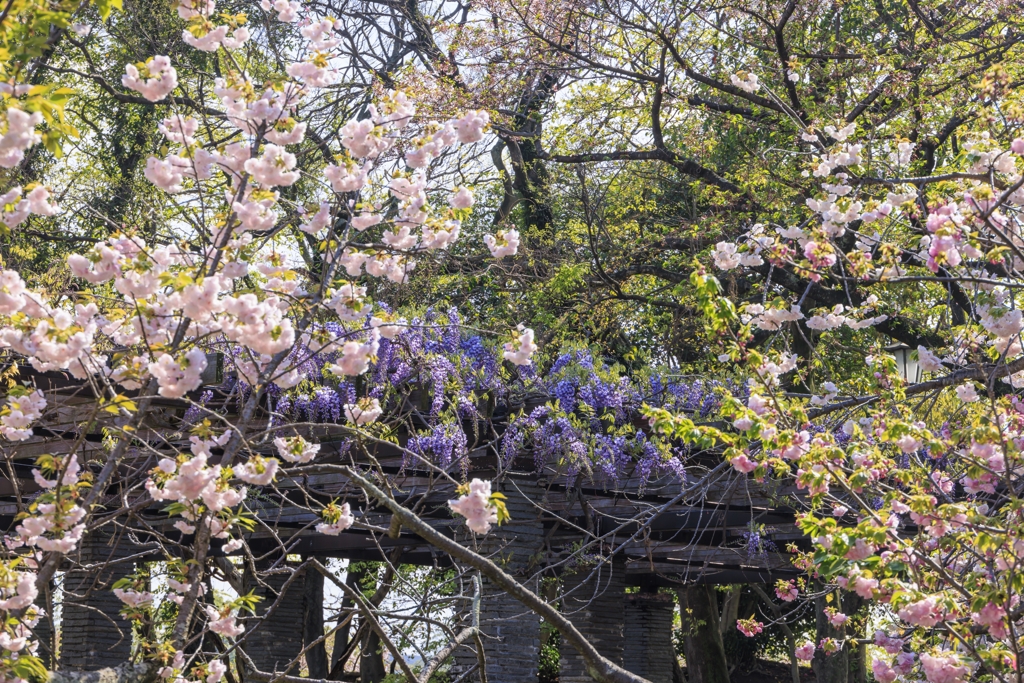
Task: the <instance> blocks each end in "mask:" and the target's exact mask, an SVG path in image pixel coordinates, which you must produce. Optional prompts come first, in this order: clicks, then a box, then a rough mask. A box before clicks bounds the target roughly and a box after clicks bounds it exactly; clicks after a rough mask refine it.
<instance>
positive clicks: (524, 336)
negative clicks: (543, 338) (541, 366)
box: [502, 326, 538, 365]
mask: <svg viewBox="0 0 1024 683" xmlns="http://www.w3.org/2000/svg"><path fill="white" fill-rule="evenodd" d="M537 348H538V347H537V345H536V344H534V343H533V330H531V329H530V328H528V327H527V328H522V326H520V334H519V337H518V338H517V339H516V340H515V341H512V342H507V343H506V344H505V351H504V353H503V354H502V356H503V357H504V358H505V360H507V361H509V362H510V363H512V364H513V365H529V364H530V362H531V361H530V358H531V357H533V354H534V353H535V352H536V351H537Z"/></svg>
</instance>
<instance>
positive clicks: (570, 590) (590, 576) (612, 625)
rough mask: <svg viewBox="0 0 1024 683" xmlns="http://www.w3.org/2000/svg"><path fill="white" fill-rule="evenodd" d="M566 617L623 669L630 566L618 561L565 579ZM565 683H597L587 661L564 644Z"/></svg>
mask: <svg viewBox="0 0 1024 683" xmlns="http://www.w3.org/2000/svg"><path fill="white" fill-rule="evenodd" d="M562 595H563V598H562V613H563V614H564V615H565V616H566V617H568V619H569V620H570V621H571V622H572V623H573V625H574V626H576V628H577V629H578V630H579V631H580V632H581V633H582V634H583V635H584V636H585V637H586V638H587V640H589V641H590V642H591V643H593V645H594V647H596V648H597V651H598V652H600V653H601V654H602V655H604V656H605V657H607V658H608V659H610V660H612V661H613V662H615V663H616V664H618V665H620V666H621V665H622V663H623V660H622V656H623V645H624V642H623V641H624V636H625V631H624V626H625V618H624V613H625V609H626V564H625V561H624V560H621V559H619V558H615V559H614V560H613V561H611V562H607V563H605V564H604V565H602V566H601V567H597V566H589V567H582V568H581V569H580V570H579V571H577V572H574V573H566V574H565V575H564V576H563V578H562ZM560 656H561V676H560V678H559V680H560V682H561V683H593V680H594V679H593V678H591V677H590V675H589V674H587V673H586V669H585V667H584V666H583V658H582V657H580V655H579V654H577V653H576V650H574V649H573V648H571V647H569V646H568V645H567V644H566V643H565V641H563V642H562V646H561V651H560Z"/></svg>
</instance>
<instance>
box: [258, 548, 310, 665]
mask: <svg viewBox="0 0 1024 683" xmlns="http://www.w3.org/2000/svg"><path fill="white" fill-rule="evenodd" d="M290 576H291V572H289V571H287V568H285V571H280V572H275V573H272V574H265V575H262V578H263V579H264V583H266V584H267V586H260V585H258V584H256V583H255V582H253V583H252V584H251V587H252V588H253V589H254V590H255V592H256V594H257V595H259V596H261V597H262V598H263V600H262V601H261V602H260V603H259V604H258V605H257V607H256V614H257V616H260V617H262V616H265V615H267V612H268V610H270V609H271V608H272V607H273V610H274V611H273V612H272V613H270V614H269V616H267V618H266V619H260V620H258V621H257V620H250V621H248V622H247V624H246V631H251V632H250V633H248V634H247V635H246V636H245V643H244V644H243V648H244V649H245V652H246V654H247V655H249V657H250V658H252V661H253V663H254V664H255V665H256V668H257V669H259V670H260V671H266V672H284V671H285V667H287V666H288V664H289V663H290V662H291V661H292V660H293V659H295V658H296V657H298V655H299V653H300V652H302V609H303V601H302V593H303V583H304V581H303V577H302V575H301V574H300V575H299V576H296V577H295V579H294V580H293V581H292V582H291V583H290V584H289V585H288V588H287V590H286V591H285V594H284V595H283V596H282V598H281V600H280V601H278V595H279V594H280V593H281V590H282V589H283V588H284V585H285V583H286V582H287V581H288V578H289V577H290ZM275 601H277V606H276V607H274V603H275ZM288 673H292V674H297V673H298V666H292V667H291V668H289V669H288Z"/></svg>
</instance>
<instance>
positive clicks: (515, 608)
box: [453, 481, 545, 683]
mask: <svg viewBox="0 0 1024 683" xmlns="http://www.w3.org/2000/svg"><path fill="white" fill-rule="evenodd" d="M517 488H518V490H517ZM500 491H501V492H502V493H504V494H505V495H506V496H507V500H506V501H505V504H506V507H507V508H508V511H509V514H510V515H511V517H512V519H511V520H510V521H509V522H507V523H506V524H504V525H502V526H500V527H497V528H495V529H493V530H492V531H491V532H490V533H488V534H487V535H486V536H478V537H477V543H478V547H479V551H480V552H481V553H482V554H484V555H485V556H488V557H490V558H491V559H492V560H493V561H495V562H497V563H498V564H499V565H501V567H502V569H504V570H505V571H506V572H508V573H509V574H511V575H512V576H514V577H516V579H517V580H519V581H520V582H523V583H524V584H525V585H526V587H527V588H529V589H530V590H532V591H534V592H537V591H539V589H540V586H539V581H538V580H537V579H536V578H535V577H534V575H535V574H536V573H537V571H538V569H539V567H538V566H536V558H537V556H538V555H539V554H540V553H541V551H542V549H543V545H544V523H543V520H542V519H541V515H540V511H539V510H538V509H537V508H536V507H535V506H534V505H533V504H532V503H531V502H530V500H533V501H535V502H537V503H540V502H541V500H542V497H543V496H544V495H545V492H544V490H543V489H540V488H539V487H537V486H536V485H534V484H532V483H527V482H521V481H517V482H516V486H515V487H513V486H511V485H506V486H503V487H502V488H501V489H500ZM520 492H521V493H520ZM528 498H529V500H528ZM459 533H460V534H461V533H462V531H460V532H459ZM466 540H467V541H468V539H466ZM469 576H470V574H467V580H466V581H465V582H464V585H463V590H464V592H465V594H466V595H467V596H469V595H472V594H473V585H472V581H471V580H469V579H468V577H469ZM530 577H534V578H530ZM482 595H483V599H482V600H481V605H480V628H481V630H482V631H483V632H484V633H485V634H486V635H485V636H484V638H483V642H484V652H485V654H486V660H487V678H488V680H491V681H500V682H501V683H536V681H537V664H538V662H539V659H540V617H539V616H537V614H535V613H534V612H532V611H531V610H530V609H529V608H527V607H525V606H524V605H523V603H521V602H519V601H518V600H516V599H515V598H513V597H512V596H510V595H508V594H507V593H505V592H504V591H502V590H501V589H499V588H496V587H494V586H493V585H492V584H490V583H489V582H488V581H487V580H486V579H485V580H484V582H483V587H482ZM465 609H466V613H465V614H463V615H462V618H463V624H464V625H465V624H468V623H469V620H470V615H469V613H468V612H469V603H468V602H467V603H466V604H465ZM453 659H454V666H453V678H457V677H458V676H459V675H460V674H461V673H463V672H466V671H468V670H469V669H470V668H472V667H474V666H476V664H477V655H476V647H475V645H474V644H473V642H472V641H470V642H469V643H467V645H466V646H463V647H460V648H459V649H458V650H456V652H455V655H454V657H453ZM475 676H476V674H474V676H473V677H474V678H475Z"/></svg>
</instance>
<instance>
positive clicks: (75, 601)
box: [60, 529, 135, 671]
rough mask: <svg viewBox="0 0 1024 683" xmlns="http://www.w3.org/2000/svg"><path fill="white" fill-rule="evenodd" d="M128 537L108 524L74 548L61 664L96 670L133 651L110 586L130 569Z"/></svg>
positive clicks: (67, 581)
mask: <svg viewBox="0 0 1024 683" xmlns="http://www.w3.org/2000/svg"><path fill="white" fill-rule="evenodd" d="M130 543H131V542H130V540H129V539H128V538H127V537H123V536H120V537H119V536H116V535H112V534H111V533H110V532H108V531H105V530H102V529H101V530H98V531H95V532H93V533H91V534H89V535H88V536H86V537H84V538H83V539H82V541H81V542H80V543H79V546H78V550H77V551H76V552H75V553H74V554H72V559H74V561H75V567H74V568H73V569H71V570H70V571H68V572H67V574H66V575H65V576H64V599H63V614H62V617H61V629H60V630H61V638H60V639H61V644H60V668H61V669H65V670H67V669H70V670H76V671H95V670H96V669H102V668H104V667H108V666H117V665H118V664H123V663H124V662H127V661H128V659H129V658H130V657H131V651H132V632H131V626H130V624H129V623H128V622H127V621H126V620H125V619H123V618H122V617H121V614H120V611H121V607H123V605H122V603H121V601H120V600H118V599H117V596H115V595H114V594H113V592H111V586H113V584H114V582H116V581H117V580H118V579H121V578H123V577H125V576H127V575H129V574H131V573H132V572H133V571H134V570H135V568H134V566H133V565H132V564H131V563H128V562H124V561H121V562H118V561H119V560H123V558H125V557H127V556H128V555H130V554H131V548H130V547H129V546H130Z"/></svg>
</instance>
